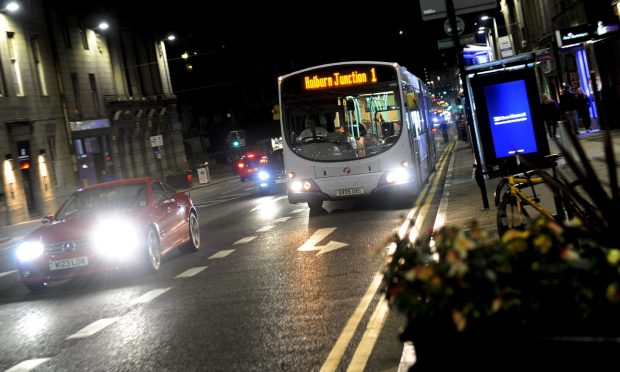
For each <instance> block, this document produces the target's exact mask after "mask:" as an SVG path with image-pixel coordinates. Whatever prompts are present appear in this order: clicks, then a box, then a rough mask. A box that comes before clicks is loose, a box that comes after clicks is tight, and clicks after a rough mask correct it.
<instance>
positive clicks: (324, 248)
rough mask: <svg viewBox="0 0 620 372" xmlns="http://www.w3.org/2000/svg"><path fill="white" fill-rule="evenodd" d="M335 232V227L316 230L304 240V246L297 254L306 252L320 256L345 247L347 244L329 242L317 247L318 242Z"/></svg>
mask: <svg viewBox="0 0 620 372" xmlns="http://www.w3.org/2000/svg"><path fill="white" fill-rule="evenodd" d="M334 231H336V228H335V227H327V228H324V229H318V230H317V231H315V232H314V234H312V236H311V237H310V238H309V239H308V240H306V242H305V243H304V244H302V245H301V247H299V248H298V249H297V250H298V251H299V252H308V251H319V253H317V254H316V255H317V256H318V255H321V254H323V253H327V252H331V251H335V250H336V249H340V248H342V247H346V246H347V245H349V244H347V243H342V242H336V241H333V240H330V241H329V243H327V244H326V245H317V243H318V242H320V241H321V240H323V239H325V238H326V237H327V236H328V235H329V234H331V233H333V232H334Z"/></svg>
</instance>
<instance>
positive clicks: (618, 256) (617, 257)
mask: <svg viewBox="0 0 620 372" xmlns="http://www.w3.org/2000/svg"><path fill="white" fill-rule="evenodd" d="M618 261H620V250H618V249H610V250H609V252H608V253H607V262H609V263H610V264H611V265H614V266H615V265H617V264H618Z"/></svg>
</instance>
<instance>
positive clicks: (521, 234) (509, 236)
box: [502, 229, 530, 243]
mask: <svg viewBox="0 0 620 372" xmlns="http://www.w3.org/2000/svg"><path fill="white" fill-rule="evenodd" d="M529 236H530V232H529V231H527V230H523V231H521V230H515V229H510V230H508V231H506V232H505V233H504V235H502V243H508V242H510V241H511V240H515V239H527V238H528V237H529Z"/></svg>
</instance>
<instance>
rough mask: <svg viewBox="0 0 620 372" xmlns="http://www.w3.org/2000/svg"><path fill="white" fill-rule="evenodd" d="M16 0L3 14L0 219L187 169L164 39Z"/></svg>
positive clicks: (41, 2) (36, 213)
mask: <svg viewBox="0 0 620 372" xmlns="http://www.w3.org/2000/svg"><path fill="white" fill-rule="evenodd" d="M23 3H25V4H24V5H23V6H22V8H20V9H19V11H17V12H14V13H6V12H5V13H1V14H0V155H1V156H2V161H3V166H2V169H1V172H0V225H7V224H14V223H19V222H23V221H26V220H29V219H31V218H37V217H40V216H42V215H46V214H49V213H51V212H52V211H54V210H55V209H56V208H57V207H58V206H59V205H60V204H61V203H62V201H63V200H64V198H65V197H66V196H67V194H69V193H70V192H71V191H73V190H75V189H76V188H79V187H83V186H86V185H91V184H94V183H100V182H105V181H107V180H112V179H119V178H129V177H138V176H160V177H165V176H167V175H171V174H177V173H179V172H182V171H183V170H184V169H186V168H187V160H186V157H185V152H184V147H183V139H182V133H181V124H180V119H179V116H178V113H177V109H176V97H175V96H174V94H173V93H172V87H171V82H170V75H169V71H168V64H167V56H166V50H165V45H164V42H163V41H162V40H161V38H159V37H158V35H157V34H156V33H153V32H146V31H140V32H136V31H135V30H132V29H131V28H120V27H119V28H114V27H110V28H108V29H107V30H105V31H102V30H99V29H97V28H96V25H94V24H92V17H90V15H89V14H84V13H81V12H80V11H76V10H72V9H71V8H68V7H62V6H60V5H59V4H62V2H51V1H45V0H32V1H28V2H23ZM115 24H116V25H121V22H117V23H115Z"/></svg>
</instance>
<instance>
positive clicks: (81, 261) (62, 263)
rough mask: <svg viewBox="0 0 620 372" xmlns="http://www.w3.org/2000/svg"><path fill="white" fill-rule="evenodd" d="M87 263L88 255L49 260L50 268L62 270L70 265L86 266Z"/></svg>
mask: <svg viewBox="0 0 620 372" xmlns="http://www.w3.org/2000/svg"><path fill="white" fill-rule="evenodd" d="M86 265H88V257H86V256H82V257H73V258H67V259H65V260H58V261H50V270H62V269H68V268H70V267H78V266H86Z"/></svg>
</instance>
